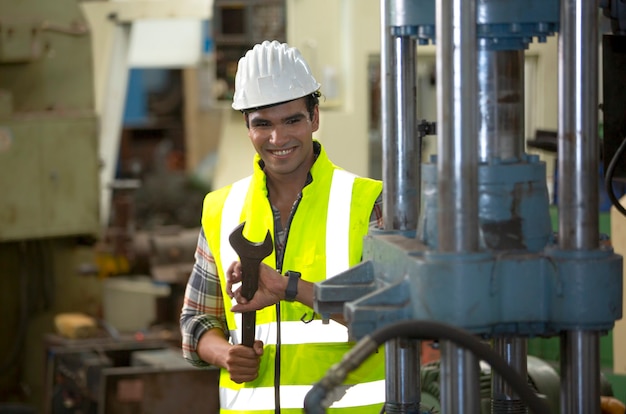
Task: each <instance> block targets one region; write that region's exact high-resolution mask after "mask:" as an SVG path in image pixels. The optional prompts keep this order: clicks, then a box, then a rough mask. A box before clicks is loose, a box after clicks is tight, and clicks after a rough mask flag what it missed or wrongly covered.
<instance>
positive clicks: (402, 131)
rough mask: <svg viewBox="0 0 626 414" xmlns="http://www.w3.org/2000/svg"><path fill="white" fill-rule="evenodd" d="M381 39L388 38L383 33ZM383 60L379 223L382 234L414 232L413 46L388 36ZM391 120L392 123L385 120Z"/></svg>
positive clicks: (417, 148)
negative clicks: (380, 209) (382, 230)
mask: <svg viewBox="0 0 626 414" xmlns="http://www.w3.org/2000/svg"><path fill="white" fill-rule="evenodd" d="M384 35H385V37H390V36H391V35H390V34H389V33H388V32H387V33H385V34H384ZM388 46H389V50H387V51H385V52H384V56H382V53H381V58H382V59H383V60H382V61H383V62H384V63H383V68H382V69H383V74H384V76H383V81H382V85H381V87H382V91H383V92H382V93H383V105H385V107H384V108H383V111H382V122H383V128H382V133H383V139H382V152H383V182H384V183H385V185H384V187H383V206H384V207H383V221H384V227H385V229H386V230H415V229H416V228H417V220H418V217H419V205H420V180H421V178H420V161H421V142H419V141H420V140H418V139H417V127H416V117H417V111H416V105H417V96H416V94H417V76H416V70H417V69H416V68H417V42H416V40H415V39H414V38H411V37H410V36H391V39H390V40H389V41H388ZM390 115H391V116H393V117H394V119H393V122H392V120H391V119H389V118H388V117H389V116H390Z"/></svg>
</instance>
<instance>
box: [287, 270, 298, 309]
mask: <svg viewBox="0 0 626 414" xmlns="http://www.w3.org/2000/svg"><path fill="white" fill-rule="evenodd" d="M285 276H287V277H288V278H289V280H288V281H287V289H285V300H286V301H287V302H293V301H294V300H296V296H297V295H298V280H299V279H300V276H301V275H300V272H294V271H293V270H287V272H285Z"/></svg>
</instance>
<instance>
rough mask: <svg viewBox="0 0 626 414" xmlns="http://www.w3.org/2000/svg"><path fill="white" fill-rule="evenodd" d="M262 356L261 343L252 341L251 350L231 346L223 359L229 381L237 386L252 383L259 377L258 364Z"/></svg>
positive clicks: (240, 346)
mask: <svg viewBox="0 0 626 414" xmlns="http://www.w3.org/2000/svg"><path fill="white" fill-rule="evenodd" d="M261 355H263V342H261V341H258V340H257V341H254V345H253V347H252V348H250V347H247V346H244V345H233V346H232V347H230V348H229V350H228V352H227V354H226V358H225V362H224V364H225V368H226V369H227V370H228V372H229V374H230V379H231V380H232V381H234V382H236V383H237V384H241V383H242V382H250V381H254V380H255V379H256V378H257V377H258V376H259V362H260V359H261Z"/></svg>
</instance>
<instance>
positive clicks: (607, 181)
mask: <svg viewBox="0 0 626 414" xmlns="http://www.w3.org/2000/svg"><path fill="white" fill-rule="evenodd" d="M625 149H626V138H624V140H623V141H622V143H621V144H620V146H619V148H618V149H617V151H615V154H613V158H612V159H611V162H610V163H609V166H608V167H607V169H606V174H605V176H604V186H605V187H606V193H607V194H608V196H609V199H610V200H611V203H612V204H613V205H614V206H615V208H616V209H617V211H619V212H620V213H622V214H623V215H624V216H626V208H624V206H623V205H622V204H621V203H620V202H619V200H618V199H617V197H616V196H615V192H614V191H613V174H614V173H615V167H617V161H618V160H619V159H620V157H621V156H622V154H623V152H624V150H625Z"/></svg>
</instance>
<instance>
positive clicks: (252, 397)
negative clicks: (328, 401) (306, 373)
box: [220, 380, 385, 411]
mask: <svg viewBox="0 0 626 414" xmlns="http://www.w3.org/2000/svg"><path fill="white" fill-rule="evenodd" d="M311 388H313V386H312V385H282V386H281V387H280V391H281V392H280V406H281V408H286V409H288V408H302V402H303V401H304V398H305V397H306V394H307V393H308V392H309V391H310V390H311ZM334 391H337V392H345V395H344V396H343V397H342V398H341V400H340V401H336V402H335V403H333V404H332V405H331V406H330V408H343V407H358V406H366V405H371V404H378V403H380V402H381V401H384V400H385V384H384V381H383V380H379V381H372V382H366V383H362V384H356V385H352V386H341V387H337V388H335V390H334ZM220 400H221V401H230V404H229V405H228V406H226V407H224V406H223V408H225V409H227V410H237V411H246V410H249V409H250V407H251V406H254V409H255V410H273V409H274V388H273V387H257V388H242V389H240V390H237V391H234V390H230V389H228V388H220ZM252 401H254V403H252Z"/></svg>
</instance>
